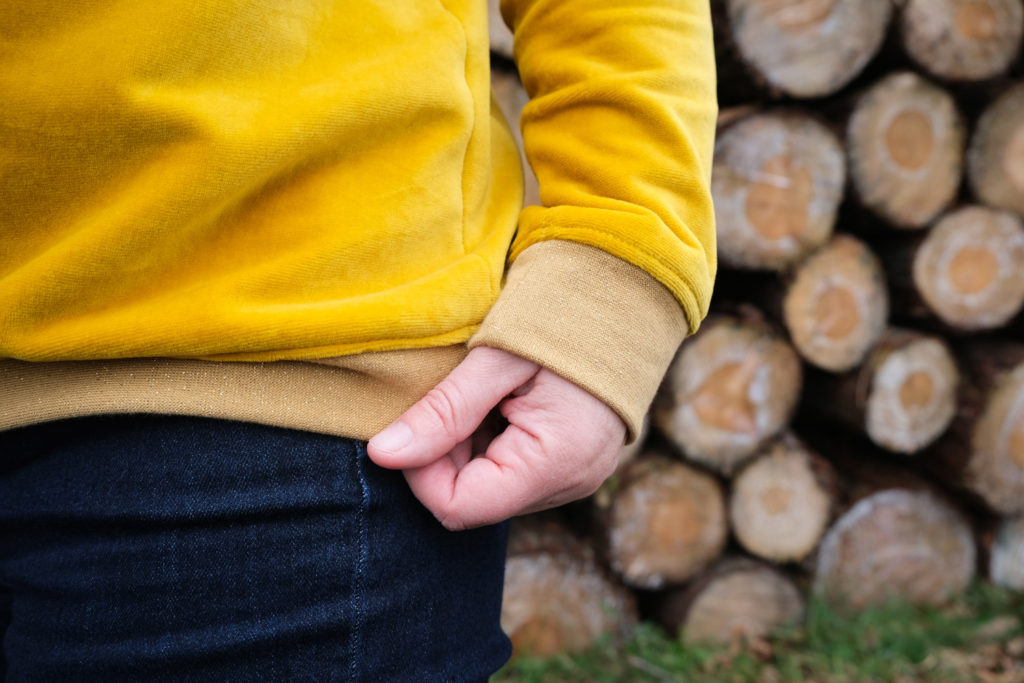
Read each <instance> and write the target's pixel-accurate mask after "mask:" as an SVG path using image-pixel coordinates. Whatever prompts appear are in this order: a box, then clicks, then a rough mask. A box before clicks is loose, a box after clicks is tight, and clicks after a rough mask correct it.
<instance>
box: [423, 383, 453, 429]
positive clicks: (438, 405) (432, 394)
mask: <svg viewBox="0 0 1024 683" xmlns="http://www.w3.org/2000/svg"><path fill="white" fill-rule="evenodd" d="M457 396H458V392H457V391H456V390H455V389H454V388H453V387H451V386H446V385H445V384H443V383H442V384H439V385H438V386H436V387H434V388H433V389H431V390H430V391H428V392H427V395H426V396H424V397H423V404H424V405H425V406H426V408H427V410H429V412H430V414H431V415H432V416H433V418H434V419H435V420H436V421H437V422H438V424H439V425H440V427H441V429H442V430H444V431H445V432H446V433H448V434H457V433H458V427H459V419H458V415H459V409H458V399H457Z"/></svg>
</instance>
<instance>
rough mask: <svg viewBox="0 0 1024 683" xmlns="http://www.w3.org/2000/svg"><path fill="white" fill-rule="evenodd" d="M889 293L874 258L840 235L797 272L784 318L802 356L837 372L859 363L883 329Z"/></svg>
mask: <svg viewBox="0 0 1024 683" xmlns="http://www.w3.org/2000/svg"><path fill="white" fill-rule="evenodd" d="M888 314H889V306H888V294H887V290H886V287H885V280H884V275H883V273H882V267H881V264H880V263H879V262H878V259H876V258H875V257H874V255H873V254H872V253H871V252H870V251H869V250H868V248H867V247H866V246H865V245H864V244H862V243H861V242H859V241H857V240H855V239H853V238H851V237H848V236H845V235H838V236H836V237H835V238H834V239H833V240H832V242H831V243H830V244H829V245H827V246H826V247H823V248H822V249H820V250H819V251H818V252H817V253H815V254H813V255H812V256H811V257H810V258H809V259H807V261H805V262H804V263H803V264H802V265H801V266H800V267H799V269H798V270H797V273H796V277H795V278H794V279H793V282H792V284H791V285H790V287H789V289H788V290H787V292H786V294H785V297H784V300H783V315H784V318H785V322H786V327H787V328H788V329H789V332H790V335H791V336H792V338H793V343H794V344H795V345H796V347H797V350H799V351H800V354H801V355H802V356H803V357H804V358H806V359H807V360H808V361H810V362H811V363H813V364H814V365H816V366H818V367H820V368H823V369H825V370H830V371H833V372H839V371H843V370H848V369H850V368H852V367H854V366H855V365H857V363H859V362H860V361H861V360H862V359H863V358H864V355H865V354H866V353H867V351H868V349H869V348H870V347H871V345H872V344H874V343H875V341H877V339H878V338H879V336H880V335H881V334H882V332H883V331H884V329H885V322H886V319H887V317H888Z"/></svg>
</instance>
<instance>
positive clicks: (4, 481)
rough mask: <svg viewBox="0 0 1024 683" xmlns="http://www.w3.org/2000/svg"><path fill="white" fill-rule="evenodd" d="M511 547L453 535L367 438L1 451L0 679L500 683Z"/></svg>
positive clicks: (142, 426)
mask: <svg viewBox="0 0 1024 683" xmlns="http://www.w3.org/2000/svg"><path fill="white" fill-rule="evenodd" d="M505 532H506V529H505V527H504V525H499V526H497V527H490V528H485V529H477V530H473V531H464V532H459V533H452V532H449V531H446V530H445V529H444V528H443V527H441V526H440V524H438V523H437V522H436V521H435V520H434V518H433V517H432V516H431V515H430V513H429V512H427V511H426V510H425V509H424V508H423V507H422V506H421V505H420V504H419V503H418V502H417V501H416V499H415V498H413V497H412V496H411V495H410V493H409V491H408V488H407V487H406V485H405V482H404V479H403V478H402V475H401V474H400V473H397V472H391V471H386V470H383V469H380V468H378V467H376V466H375V465H374V464H373V463H372V462H370V460H369V459H368V458H367V456H366V450H365V444H364V443H361V442H356V441H352V440H348V439H339V438H335V437H329V436H323V435H318V434H309V433H305V432H297V431H290V430H285V429H279V428H273V427H266V426H261V425H254V424H246V423H236V422H225V421H218V420H207V419H202V418H192V417H173V416H123V417H95V418H82V419H76V420H66V421H61V422H55V423H49V424H42V425H37V426H33V427H29V428H23V429H17V430H13V431H9V432H5V433H0V633H2V635H3V650H2V651H3V657H2V659H0V671H2V670H5V671H6V680H8V681H51V680H73V681H87V680H88V681H91V680H105V681H128V680H145V681H164V680H166V681H193V680H203V681H251V680H268V681H335V680H338V681H342V680H344V681H407V680H408V681H464V680H465V681H477V680H485V679H486V678H487V676H488V675H489V674H490V673H492V672H493V671H495V670H496V669H497V668H498V667H499V666H500V665H501V664H502V663H503V662H504V661H505V660H506V659H507V657H508V655H509V652H510V647H509V643H508V639H507V638H506V637H505V635H504V634H503V633H502V632H501V629H500V627H499V623H498V617H499V613H500V607H501V604H500V603H501V586H502V573H503V565H504V553H505ZM3 679H4V676H0V680H3Z"/></svg>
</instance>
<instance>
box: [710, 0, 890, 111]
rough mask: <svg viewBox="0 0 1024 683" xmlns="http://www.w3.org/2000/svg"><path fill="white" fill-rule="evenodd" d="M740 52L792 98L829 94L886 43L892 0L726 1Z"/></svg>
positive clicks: (757, 71)
mask: <svg viewBox="0 0 1024 683" xmlns="http://www.w3.org/2000/svg"><path fill="white" fill-rule="evenodd" d="M727 5H728V12H729V20H730V23H731V25H732V27H733V39H734V40H735V42H736V46H737V48H738V49H739V52H740V54H741V56H742V57H743V59H744V61H746V62H747V63H748V64H749V65H750V66H751V68H752V69H753V70H754V71H755V72H756V73H758V74H759V75H760V76H761V77H763V78H764V79H765V80H766V81H767V82H768V83H769V84H770V85H772V86H773V87H775V88H778V89H779V90H781V91H782V92H785V93H786V94H789V95H792V96H794V97H821V96H824V95H830V94H832V93H834V92H836V91H838V90H839V89H840V88H842V87H843V86H844V85H846V84H847V83H848V82H850V80H852V79H853V78H854V76H856V75H857V74H858V73H860V71H861V70H862V69H863V68H864V66H865V65H866V64H867V62H868V61H869V60H870V59H871V58H872V57H873V56H874V55H875V53H876V52H877V51H878V49H879V47H880V46H881V44H882V39H883V37H884V36H885V31H886V28H887V26H888V24H889V19H890V16H891V14H892V6H891V3H890V1H889V0H728V3H727Z"/></svg>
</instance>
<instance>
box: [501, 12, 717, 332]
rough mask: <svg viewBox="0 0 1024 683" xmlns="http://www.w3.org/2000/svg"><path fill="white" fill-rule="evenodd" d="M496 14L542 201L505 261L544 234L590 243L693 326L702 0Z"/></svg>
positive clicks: (711, 119)
mask: <svg viewBox="0 0 1024 683" xmlns="http://www.w3.org/2000/svg"><path fill="white" fill-rule="evenodd" d="M502 12H503V15H504V18H505V20H506V22H507V23H508V24H509V26H510V27H511V28H512V30H513V32H514V36H515V58H516V63H517V65H518V67H519V71H520V74H521V76H522V79H523V84H524V86H525V87H526V90H527V92H528V93H529V95H530V102H529V103H528V104H527V105H526V107H525V108H524V110H523V116H522V131H523V141H524V146H525V151H526V156H527V159H528V160H529V162H530V165H531V166H532V167H533V170H534V172H535V173H536V175H537V178H538V181H539V184H540V195H541V201H542V204H543V206H542V207H530V208H527V209H526V211H524V212H523V214H522V216H521V218H520V222H519V233H518V236H517V238H516V240H515V243H514V244H513V247H512V252H511V258H512V259H513V260H514V259H515V258H516V257H518V255H519V254H520V253H522V251H523V250H524V249H526V248H527V247H529V246H530V245H532V244H536V243H537V242H540V241H543V240H548V239H568V240H572V241H576V242H582V243H585V244H590V245H592V246H595V247H598V248H600V249H603V250H604V251H607V252H609V253H611V254H614V255H616V256H618V257H620V258H622V259H624V260H626V261H628V262H630V263H633V264H635V265H637V266H639V267H640V268H642V269H643V270H644V271H646V272H648V273H650V274H651V275H652V276H653V277H655V278H656V279H657V280H658V281H659V282H661V283H662V284H664V285H665V287H666V288H667V289H668V290H669V291H670V292H671V293H672V295H673V296H674V297H675V298H676V299H677V300H678V301H679V303H680V304H681V305H682V307H683V310H684V311H685V312H686V317H687V319H688V320H689V324H690V331H691V332H693V331H696V329H697V326H698V324H699V322H700V320H702V319H703V317H704V316H705V314H706V313H707V306H708V301H709V299H710V296H711V285H712V281H713V278H714V273H715V268H716V260H715V233H714V213H713V211H712V206H711V193H710V189H709V185H710V176H711V161H712V152H713V150H712V146H713V140H714V127H715V117H716V114H717V104H716V99H715V63H714V49H713V46H712V37H711V19H710V10H709V7H708V0H581V1H579V2H573V1H572V0H504V2H503V3H502Z"/></svg>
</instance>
